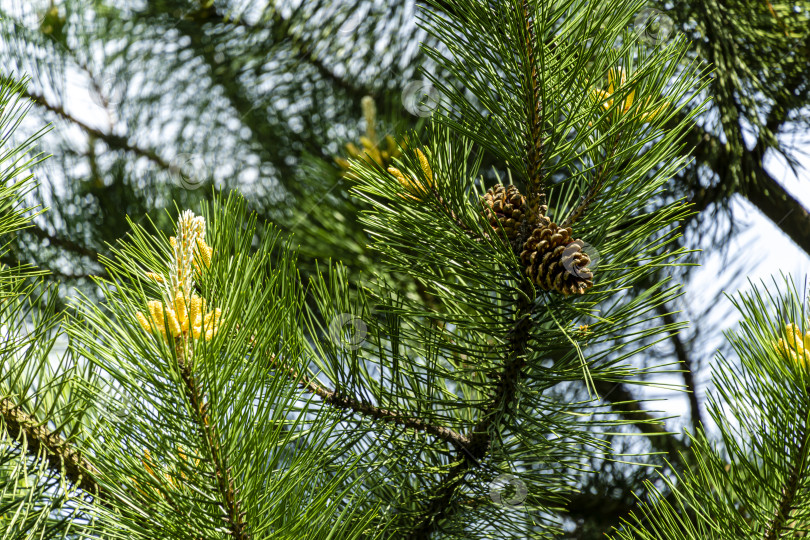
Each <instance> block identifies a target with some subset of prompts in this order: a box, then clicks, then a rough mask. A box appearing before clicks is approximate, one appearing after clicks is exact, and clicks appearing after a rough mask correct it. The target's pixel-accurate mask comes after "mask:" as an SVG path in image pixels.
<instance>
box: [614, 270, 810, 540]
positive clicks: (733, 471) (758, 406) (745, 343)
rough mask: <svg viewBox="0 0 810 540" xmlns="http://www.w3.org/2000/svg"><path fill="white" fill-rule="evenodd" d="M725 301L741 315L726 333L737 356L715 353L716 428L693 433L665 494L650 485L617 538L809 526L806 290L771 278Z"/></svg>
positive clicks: (789, 530) (773, 532) (760, 533)
mask: <svg viewBox="0 0 810 540" xmlns="http://www.w3.org/2000/svg"><path fill="white" fill-rule="evenodd" d="M733 301H734V304H735V306H736V307H737V309H738V310H739V311H740V313H741V314H742V315H743V319H742V322H741V323H740V327H739V329H738V330H737V331H736V332H733V333H729V335H728V339H729V341H730V342H731V344H732V345H733V348H734V353H735V356H736V357H737V358H739V362H737V361H733V360H732V359H731V358H726V357H725V356H723V355H722V354H720V355H718V357H717V358H716V359H715V363H714V366H713V368H714V369H713V371H714V377H713V379H714V383H715V387H716V391H715V392H714V394H713V395H712V396H711V398H710V400H709V412H710V414H711V418H712V420H713V422H714V424H715V425H716V426H717V431H718V432H719V433H718V435H719V436H713V434H712V433H711V432H710V431H709V430H703V429H701V430H699V431H698V432H696V433H695V434H693V435H692V436H691V442H692V444H691V446H690V448H689V450H688V458H689V459H690V461H691V462H692V463H693V464H694V465H693V466H692V467H691V468H690V469H688V470H687V471H686V472H684V473H683V474H682V475H673V476H671V477H665V481H666V487H667V488H668V491H669V493H668V494H665V493H663V492H662V491H661V490H659V489H657V488H655V487H653V486H650V489H651V491H652V495H653V496H652V501H651V502H650V503H645V504H644V505H642V507H641V509H640V511H638V512H637V513H636V514H635V515H634V516H633V519H632V520H628V521H627V523H626V524H625V527H624V528H623V530H621V531H620V532H618V533H617V535H616V538H621V539H653V538H655V539H664V538H667V539H681V538H683V539H686V538H765V539H768V540H771V539H777V538H804V537H806V536H807V535H808V533H810V522H809V521H808V515H810V497H808V485H807V479H808V456H809V455H810V432H808V428H809V427H810V426H808V422H810V395H808V371H807V370H808V366H810V363H808V355H810V352H809V351H808V349H807V348H808V347H810V321H809V320H808V307H807V306H808V303H807V291H806V290H797V289H796V286H795V284H794V283H793V282H792V280H790V279H788V278H784V279H782V280H778V279H775V278H774V279H773V281H772V283H770V284H767V283H765V282H763V283H762V284H761V285H760V287H759V288H753V289H752V290H751V291H750V292H747V293H741V294H739V295H738V296H737V297H736V298H734V300H733Z"/></svg>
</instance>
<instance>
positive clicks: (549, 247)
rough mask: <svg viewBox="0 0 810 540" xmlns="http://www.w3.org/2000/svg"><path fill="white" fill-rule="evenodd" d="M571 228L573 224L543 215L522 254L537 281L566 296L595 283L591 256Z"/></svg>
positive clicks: (535, 281)
mask: <svg viewBox="0 0 810 540" xmlns="http://www.w3.org/2000/svg"><path fill="white" fill-rule="evenodd" d="M571 232H572V231H571V228H570V227H566V228H562V227H560V226H558V225H557V224H556V223H553V222H552V221H551V220H550V219H548V218H547V217H545V216H541V217H540V219H539V221H538V225H537V227H536V228H535V229H534V230H533V231H532V234H531V236H529V238H528V240H526V242H525V243H524V244H523V251H522V252H521V254H520V260H521V262H523V264H524V265H525V267H526V275H527V276H529V279H531V280H532V282H533V283H534V284H535V285H537V286H538V287H540V288H542V289H544V290H547V291H556V292H558V293H560V294H564V295H566V296H567V295H570V294H584V293H585V291H587V290H588V289H590V288H591V287H593V272H591V270H590V269H588V264H590V262H591V259H590V257H588V254H587V253H585V252H584V251H582V248H583V247H584V245H585V244H584V242H582V240H574V239H573V238H571Z"/></svg>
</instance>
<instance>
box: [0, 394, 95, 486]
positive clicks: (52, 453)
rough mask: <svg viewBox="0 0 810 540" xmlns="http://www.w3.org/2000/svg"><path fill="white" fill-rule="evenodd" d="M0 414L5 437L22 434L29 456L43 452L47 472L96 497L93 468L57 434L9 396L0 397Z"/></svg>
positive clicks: (18, 436) (17, 436)
mask: <svg viewBox="0 0 810 540" xmlns="http://www.w3.org/2000/svg"><path fill="white" fill-rule="evenodd" d="M0 415H2V417H3V421H4V423H5V426H6V431H7V432H8V435H9V437H11V438H12V439H14V440H17V439H19V438H20V436H21V435H22V436H23V437H24V441H25V443H24V444H25V447H26V449H27V450H28V454H29V455H31V456H38V455H39V454H40V452H41V451H44V452H45V453H46V454H47V461H48V468H49V469H50V470H51V471H53V472H54V473H56V474H58V475H64V477H65V478H66V479H67V480H68V481H69V482H70V483H71V484H73V485H74V486H76V487H77V488H81V489H83V490H84V491H86V492H87V493H89V494H91V495H95V496H97V497H98V496H99V495H101V494H102V493H103V490H102V488H101V486H99V485H98V484H97V483H96V480H95V479H94V478H93V472H94V471H95V468H94V467H93V466H92V465H91V464H90V463H89V462H88V461H87V460H85V459H84V458H83V457H82V455H81V453H80V452H78V451H77V450H76V449H74V448H73V447H72V446H71V445H70V444H69V443H68V442H67V441H66V440H64V439H63V438H62V437H61V436H60V435H59V434H58V433H56V432H53V431H50V430H49V429H48V428H47V427H46V426H45V425H44V424H43V423H41V422H40V421H38V420H37V419H36V418H34V417H33V416H31V415H29V414H27V413H26V412H24V411H22V410H21V409H20V408H19V407H18V406H17V405H15V404H14V402H13V401H12V400H11V399H10V398H3V399H0Z"/></svg>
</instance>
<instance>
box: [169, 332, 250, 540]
mask: <svg viewBox="0 0 810 540" xmlns="http://www.w3.org/2000/svg"><path fill="white" fill-rule="evenodd" d="M183 344H184V342H183V340H181V339H178V340H177V344H176V346H175V352H176V354H177V364H178V367H179V369H180V375H181V377H182V379H183V382H184V383H185V392H186V397H187V398H188V400H189V403H190V404H191V409H192V411H193V415H194V419H195V421H196V423H197V427H198V428H199V431H200V437H201V438H202V440H203V441H204V443H205V445H206V446H207V447H208V450H209V451H210V452H211V461H212V463H213V465H214V468H215V474H214V476H215V477H216V480H217V487H218V489H219V494H220V496H221V497H222V503H223V506H224V508H225V511H226V515H224V516H222V519H223V520H224V521H225V522H227V523H228V529H229V531H230V535H231V536H233V537H234V538H236V539H238V540H250V538H251V535H250V533H249V532H248V529H247V525H246V524H245V522H244V521H243V520H244V517H245V514H244V512H242V511H241V510H240V508H241V503H240V501H239V498H238V490H235V489H234V485H233V478H232V476H231V467H230V466H229V465H228V458H227V456H226V455H225V453H224V452H223V451H222V446H221V443H220V436H219V432H218V428H217V425H216V423H215V422H214V420H213V419H212V418H211V417H210V415H209V414H208V403H207V402H206V401H205V397H204V395H203V392H202V389H201V388H200V386H199V383H198V382H197V379H196V378H195V377H194V374H193V373H192V366H191V363H190V362H186V361H185V352H184V349H183Z"/></svg>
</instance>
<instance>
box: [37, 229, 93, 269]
mask: <svg viewBox="0 0 810 540" xmlns="http://www.w3.org/2000/svg"><path fill="white" fill-rule="evenodd" d="M24 231H25V232H29V233H31V234H33V235H34V236H36V237H37V238H39V239H40V240H47V241H48V242H49V243H50V244H51V245H52V246H56V247H60V248H62V249H66V250H68V251H72V252H74V253H78V254H79V255H83V256H85V257H89V258H91V259H93V260H94V261H98V252H97V251H96V250H94V249H92V248H89V247H87V246H83V245H82V244H79V243H77V242H74V241H73V240H71V239H69V238H65V237H62V236H57V235H53V234H50V233H48V231H46V230H45V229H43V228H42V227H40V226H39V225H37V224H35V223H31V224H30V225H29V226H27V227H26V228H25V229H24Z"/></svg>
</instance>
